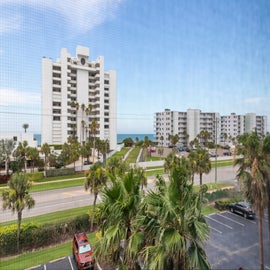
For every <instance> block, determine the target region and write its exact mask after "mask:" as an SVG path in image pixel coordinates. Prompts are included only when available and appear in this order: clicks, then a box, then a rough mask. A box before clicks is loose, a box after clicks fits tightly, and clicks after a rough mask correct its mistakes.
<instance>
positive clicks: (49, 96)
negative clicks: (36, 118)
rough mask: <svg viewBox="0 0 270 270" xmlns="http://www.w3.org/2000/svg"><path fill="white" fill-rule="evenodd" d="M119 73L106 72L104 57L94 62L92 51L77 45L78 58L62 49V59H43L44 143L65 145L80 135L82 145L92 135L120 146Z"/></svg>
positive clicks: (114, 146)
mask: <svg viewBox="0 0 270 270" xmlns="http://www.w3.org/2000/svg"><path fill="white" fill-rule="evenodd" d="M116 108H117V100H116V72H115V71H104V58H103V56H100V57H98V58H97V59H96V60H95V61H91V60H90V52H89V48H86V47H82V46H77V48H76V56H75V57H72V56H71V55H70V54H69V53H68V52H67V49H65V48H64V49H62V50H61V56H60V59H58V60H57V61H55V62H54V61H53V60H52V59H50V58H43V59H42V126H41V128H42V133H41V135H42V136H41V137H42V144H43V143H45V142H46V143H48V144H63V143H65V142H67V139H68V137H70V136H76V137H77V138H78V141H79V142H83V141H86V140H87V138H88V137H89V136H90V135H91V136H93V134H91V129H90V125H91V123H93V122H95V123H97V130H96V132H95V134H94V136H96V137H98V138H100V139H102V140H106V139H107V140H108V141H109V144H110V148H111V149H115V148H116V146H117V138H116V137H117V134H116V112H117V111H116Z"/></svg>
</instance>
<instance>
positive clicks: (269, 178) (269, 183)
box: [262, 135, 270, 249]
mask: <svg viewBox="0 0 270 270" xmlns="http://www.w3.org/2000/svg"><path fill="white" fill-rule="evenodd" d="M262 150H263V153H264V155H265V160H266V163H267V165H269V164H270V155H269V153H270V136H269V135H267V136H266V137H265V138H264V140H263V149H262ZM269 167H270V166H267V168H266V172H267V173H266V174H265V181H266V196H267V210H268V244H269V249H270V172H269V169H270V168H269Z"/></svg>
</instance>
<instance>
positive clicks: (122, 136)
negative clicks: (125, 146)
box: [117, 134, 155, 143]
mask: <svg viewBox="0 0 270 270" xmlns="http://www.w3.org/2000/svg"><path fill="white" fill-rule="evenodd" d="M146 136H147V137H148V139H149V140H151V141H154V140H155V135H154V134H117V143H121V142H122V141H123V140H124V139H126V138H131V139H132V140H133V141H134V142H135V141H136V138H138V139H139V141H142V140H143V139H144V138H145V137H146Z"/></svg>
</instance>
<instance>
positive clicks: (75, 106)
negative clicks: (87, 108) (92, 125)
mask: <svg viewBox="0 0 270 270" xmlns="http://www.w3.org/2000/svg"><path fill="white" fill-rule="evenodd" d="M71 107H73V108H75V109H76V123H74V124H73V137H77V126H78V125H77V123H78V119H77V118H78V110H79V108H80V105H79V103H78V102H75V101H72V102H71Z"/></svg>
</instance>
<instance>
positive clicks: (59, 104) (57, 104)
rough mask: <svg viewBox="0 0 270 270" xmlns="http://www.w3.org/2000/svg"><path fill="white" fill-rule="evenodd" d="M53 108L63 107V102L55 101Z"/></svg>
mask: <svg viewBox="0 0 270 270" xmlns="http://www.w3.org/2000/svg"><path fill="white" fill-rule="evenodd" d="M53 106H54V107H61V102H58V101H53Z"/></svg>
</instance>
